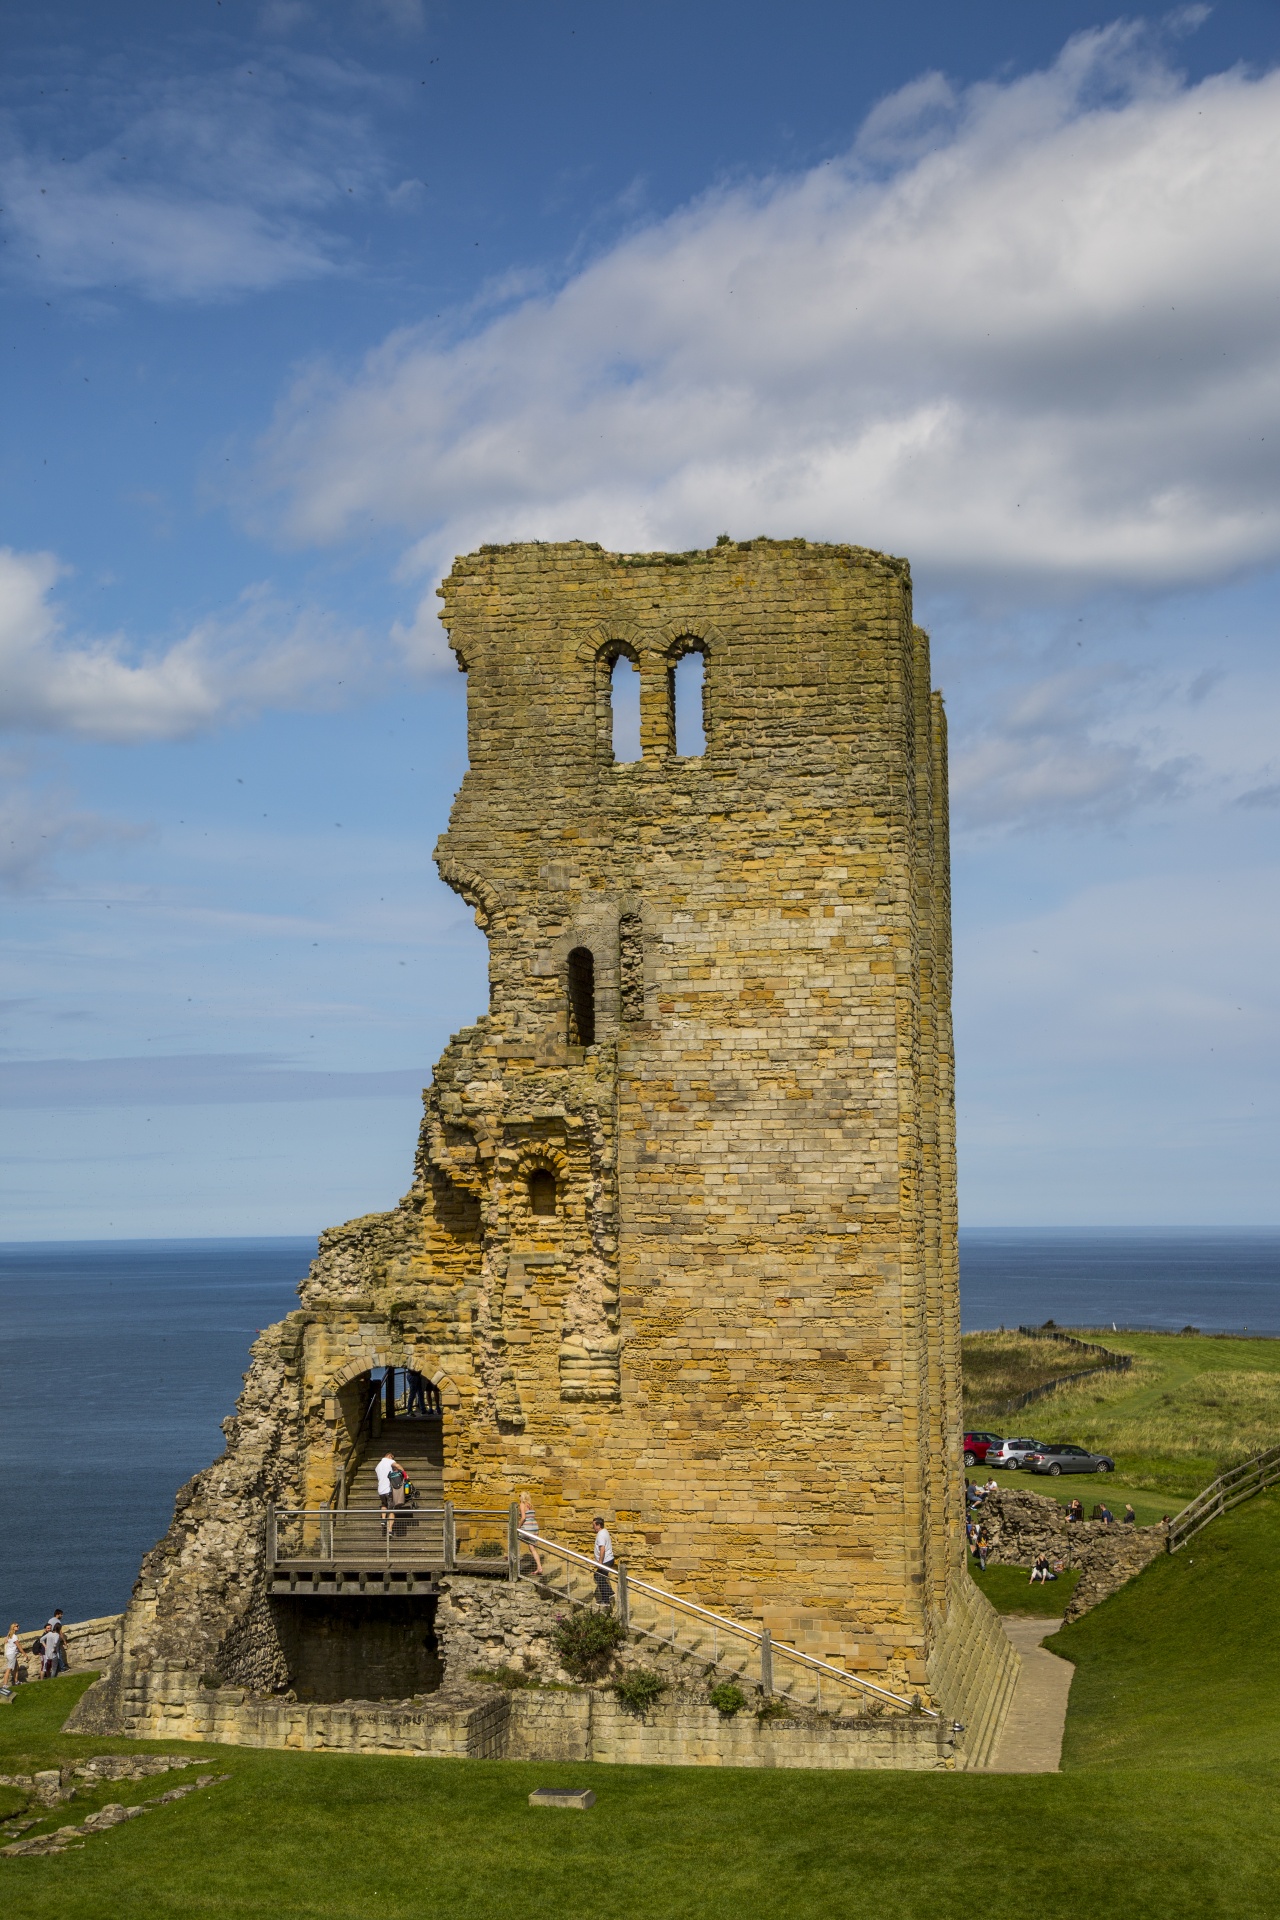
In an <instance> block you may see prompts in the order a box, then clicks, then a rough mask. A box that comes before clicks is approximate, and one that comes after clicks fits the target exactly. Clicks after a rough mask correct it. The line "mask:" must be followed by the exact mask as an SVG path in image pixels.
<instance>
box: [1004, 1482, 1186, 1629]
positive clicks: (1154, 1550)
mask: <svg viewBox="0 0 1280 1920" xmlns="http://www.w3.org/2000/svg"><path fill="white" fill-rule="evenodd" d="M1081 1478H1082V1479H1083V1475H1082V1476H1081ZM1105 1491H1106V1490H1105V1488H1104V1487H1103V1486H1102V1485H1101V1484H1100V1479H1099V1480H1090V1481H1089V1482H1088V1483H1087V1485H1085V1486H1083V1487H1082V1490H1081V1493H1080V1498H1081V1500H1082V1501H1084V1502H1085V1503H1086V1505H1089V1506H1092V1504H1093V1502H1094V1500H1095V1499H1096V1498H1097V1497H1098V1496H1099V1495H1105ZM978 1519H979V1520H980V1521H981V1522H982V1524H983V1525H984V1526H985V1527H986V1529H987V1533H988V1535H989V1536H990V1540H991V1548H992V1551H991V1556H990V1559H991V1564H993V1565H1001V1566H1015V1567H1027V1568H1029V1567H1030V1566H1031V1564H1032V1562H1033V1561H1034V1559H1035V1558H1036V1555H1037V1554H1040V1553H1044V1554H1047V1555H1048V1557H1049V1559H1050V1560H1051V1561H1059V1560H1060V1561H1062V1563H1063V1564H1064V1565H1065V1566H1067V1567H1075V1568H1078V1569H1079V1571H1080V1578H1079V1580H1078V1581H1077V1583H1076V1590H1075V1592H1074V1593H1073V1594H1072V1596H1071V1599H1070V1602H1069V1603H1068V1605H1067V1609H1066V1618H1067V1619H1068V1620H1078V1619H1079V1617H1080V1615H1081V1614H1082V1613H1087V1612H1088V1611H1089V1609H1090V1607H1096V1606H1097V1604H1098V1602H1099V1601H1100V1600H1105V1599H1106V1598H1107V1596H1108V1594H1112V1593H1115V1592H1116V1590H1117V1589H1118V1588H1120V1587H1122V1586H1123V1585H1124V1584H1125V1582H1126V1580H1132V1578H1133V1576H1134V1574H1135V1573H1141V1571H1142V1569H1143V1567H1145V1566H1146V1565H1147V1564H1148V1563H1149V1562H1150V1561H1152V1560H1154V1559H1155V1557H1156V1555H1157V1554H1160V1553H1163V1552H1164V1550H1165V1536H1164V1528H1163V1527H1160V1526H1156V1527H1133V1526H1128V1527H1127V1526H1125V1525H1124V1523H1123V1522H1122V1521H1120V1522H1117V1523H1116V1524H1115V1525H1114V1526H1106V1525H1104V1523H1103V1522H1102V1521H1101V1520H1068V1518H1067V1510H1066V1508H1065V1507H1064V1506H1062V1505H1061V1504H1060V1503H1059V1502H1058V1501H1057V1500H1054V1499H1053V1498H1052V1497H1051V1496H1050V1495H1048V1494H1044V1493H1030V1492H1023V1491H1022V1490H1021V1489H1019V1490H1018V1491H1017V1492H1015V1491H1014V1490H1013V1488H1011V1487H1010V1488H1004V1487H1002V1488H1001V1489H1000V1490H999V1492H997V1493H989V1494H988V1495H987V1497H986V1499H985V1500H984V1501H983V1503H982V1505H981V1506H980V1507H979V1508H978Z"/></svg>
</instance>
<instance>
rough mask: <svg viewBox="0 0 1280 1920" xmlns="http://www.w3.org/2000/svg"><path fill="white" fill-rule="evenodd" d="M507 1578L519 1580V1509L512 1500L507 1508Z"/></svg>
mask: <svg viewBox="0 0 1280 1920" xmlns="http://www.w3.org/2000/svg"><path fill="white" fill-rule="evenodd" d="M507 1578H508V1580H518V1579H519V1578H520V1509H519V1507H518V1506H517V1505H516V1503H515V1501H514V1500H513V1501H512V1502H511V1505H510V1506H509V1507H508V1508H507Z"/></svg>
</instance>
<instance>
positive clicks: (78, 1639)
mask: <svg viewBox="0 0 1280 1920" xmlns="http://www.w3.org/2000/svg"><path fill="white" fill-rule="evenodd" d="M123 1619H124V1615H123V1614H122V1613H102V1614H99V1615H98V1617H97V1618H96V1619H94V1620H71V1621H68V1622H67V1623H66V1624H65V1625H64V1626H63V1629H62V1637H63V1639H64V1640H65V1641H66V1643H67V1664H68V1666H69V1667H70V1669H71V1671H72V1672H73V1673H83V1672H85V1671H86V1669H92V1668H94V1667H98V1668H102V1667H105V1666H109V1665H110V1663H111V1661H112V1660H114V1659H115V1657H116V1653H117V1651H118V1649H119V1646H120V1622H121V1621H122V1620H123ZM43 1632H44V1625H43V1623H41V1625H40V1626H38V1627H29V1628H27V1629H25V1630H24V1631H23V1633H22V1634H21V1636H20V1641H21V1646H22V1650H23V1661H24V1663H25V1671H26V1678H27V1679H29V1680H34V1679H37V1678H38V1677H39V1673H40V1657H39V1655H38V1654H29V1653H28V1652H27V1648H28V1647H29V1646H31V1645H33V1643H34V1641H35V1639H36V1636H37V1634H40V1633H43ZM18 1675H19V1678H22V1676H23V1667H21V1666H20V1667H19V1669H18Z"/></svg>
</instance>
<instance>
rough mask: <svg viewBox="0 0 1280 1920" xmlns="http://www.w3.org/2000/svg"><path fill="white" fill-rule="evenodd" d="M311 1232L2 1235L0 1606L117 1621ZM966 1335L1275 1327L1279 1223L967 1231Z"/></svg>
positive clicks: (1278, 1318)
mask: <svg viewBox="0 0 1280 1920" xmlns="http://www.w3.org/2000/svg"><path fill="white" fill-rule="evenodd" d="M314 1253H315V1243H314V1241H310V1240H182V1241H157V1240H147V1241H133V1242H129V1241H118V1240H116V1241H108V1242H79V1243H68V1244H61V1245H40V1246H12V1245H10V1246H3V1245H0V1328H2V1329H3V1346H2V1347H0V1474H2V1476H3V1477H2V1479H0V1488H2V1492H0V1515H2V1516H3V1518H2V1523H0V1614H3V1620H2V1621H0V1625H6V1626H7V1624H8V1622H9V1621H10V1620H11V1619H12V1618H14V1616H15V1615H16V1616H17V1617H18V1618H19V1619H20V1621H21V1622H22V1624H23V1626H24V1627H25V1626H31V1625H34V1624H37V1623H38V1622H39V1621H41V1620H43V1619H45V1618H46V1616H47V1615H48V1613H49V1612H50V1611H51V1609H52V1608H53V1607H55V1606H61V1607H63V1608H65V1610H66V1614H67V1618H68V1619H70V1620H77V1619H85V1618H86V1617H88V1616H90V1615H93V1614H96V1613H113V1612H115V1611H116V1610H117V1609H118V1608H119V1607H122V1606H123V1605H124V1603H125V1601H126V1600H127V1599H128V1597H129V1589H130V1587H131V1586H132V1584H133V1581H134V1578H135V1576H136V1574H137V1571H138V1564H139V1562H140V1560H141V1558H142V1556H143V1554H144V1553H145V1552H146V1551H147V1549H148V1548H149V1547H151V1546H153V1545H154V1544H155V1542H156V1540H157V1539H159V1537H160V1536H161V1534H163V1533H164V1531H165V1529H166V1528H167V1527H168V1524H169V1520H170V1518H171V1516H172V1513H173V1496H174V1493H175V1492H176V1490H177V1489H178V1487H179V1486H181V1484H182V1483H183V1481H184V1480H187V1479H189V1478H190V1476H191V1475H192V1474H193V1473H195V1472H196V1471H197V1469H198V1468H200V1467H203V1466H206V1465H207V1464H208V1463H209V1461H210V1460H212V1459H214V1458H215V1456H216V1455H217V1454H218V1453H219V1452H220V1451H221V1447H222V1434H221V1432H220V1429H219V1422H220V1420H222V1418H223V1417H224V1415H226V1414H228V1413H230V1412H231V1409H232V1407H233V1405H234V1403H235V1399H236V1395H237V1394H238V1392H239V1390H240V1376H241V1374H242V1373H243V1372H244V1369H245V1367H246V1366H247V1364H248V1349H249V1343H250V1341H251V1340H252V1339H253V1336H254V1334H255V1332H256V1331H257V1330H258V1328H260V1327H265V1326H267V1325H269V1324H270V1322H271V1321H273V1320H279V1319H280V1318H281V1317H282V1316H283V1315H284V1314H286V1313H288V1312H289V1311H290V1310H291V1309H292V1308H293V1307H294V1306H295V1305H296V1304H297V1302H296V1300H295V1297H294V1289H295V1287H296V1286H297V1283H298V1281H299V1280H300V1279H301V1277H302V1275H303V1274H304V1273H305V1272H306V1269H307V1264H308V1262H309V1261H310V1260H311V1259H312V1257H313V1256H314ZM961 1292H962V1299H963V1319H964V1325H965V1327H966V1328H974V1327H995V1326H1000V1325H1005V1326H1016V1325H1017V1324H1018V1322H1019V1321H1031V1322H1039V1321H1043V1320H1047V1319H1049V1318H1053V1319H1055V1320H1057V1321H1058V1322H1059V1324H1061V1325H1071V1324H1075V1325H1088V1326H1107V1325H1109V1324H1110V1323H1111V1322H1112V1321H1113V1320H1114V1321H1116V1322H1117V1323H1118V1324H1119V1325H1121V1326H1125V1325H1129V1326H1151V1327H1171V1328H1177V1327H1182V1326H1186V1325H1188V1324H1190V1325H1193V1326H1198V1327H1201V1328H1203V1329H1204V1330H1205V1331H1206V1332H1208V1331H1210V1330H1220V1329H1229V1330H1233V1331H1236V1330H1239V1329H1241V1328H1244V1327H1247V1328H1248V1329H1249V1331H1250V1332H1251V1333H1271V1334H1280V1229H1270V1230H1258V1231H1253V1232H1235V1233H1233V1232H1225V1231H1223V1232H1208V1231H1196V1230H1194V1229H1180V1230H1178V1231H1176V1232H1174V1231H1170V1232H1148V1231H1140V1230H1136V1229H1135V1230H1133V1231H1131V1232H1122V1231H1118V1230H1109V1231H1107V1232H1093V1233H1089V1232H1078V1233H1065V1232H1058V1233H1046V1232H1040V1233H1032V1232H1025V1231H1013V1230H1010V1231H981V1232H980V1231H971V1232H966V1233H963V1234H962V1235H961Z"/></svg>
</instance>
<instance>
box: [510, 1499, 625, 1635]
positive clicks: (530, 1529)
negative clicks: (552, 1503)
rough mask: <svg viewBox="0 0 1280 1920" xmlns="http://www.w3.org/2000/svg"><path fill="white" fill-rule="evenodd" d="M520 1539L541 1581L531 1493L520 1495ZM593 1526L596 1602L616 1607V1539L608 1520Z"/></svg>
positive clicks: (599, 1520)
mask: <svg viewBox="0 0 1280 1920" xmlns="http://www.w3.org/2000/svg"><path fill="white" fill-rule="evenodd" d="M519 1514H520V1520H519V1526H520V1538H521V1539H522V1540H523V1541H524V1543H525V1545H526V1546H527V1547H528V1549H529V1552H530V1554H531V1555H532V1556H533V1571H534V1573H535V1574H537V1575H538V1577H539V1578H541V1575H542V1556H541V1554H540V1553H539V1552H538V1535H539V1528H538V1516H537V1514H536V1513H535V1512H534V1510H533V1502H532V1500H530V1498H529V1496H528V1494H527V1493H522V1494H521V1495H520V1507H519ZM592 1524H593V1525H594V1527H595V1530H596V1532H595V1540H594V1542H593V1543H592V1549H591V1560H592V1564H593V1566H594V1567H595V1570H596V1571H595V1587H596V1599H597V1600H598V1601H599V1602H600V1605H601V1606H602V1607H611V1606H612V1605H613V1583H612V1581H611V1580H610V1578H609V1574H610V1571H611V1569H612V1567H613V1565H614V1555H613V1537H612V1535H611V1534H610V1532H609V1529H608V1527H606V1525H605V1523H604V1516H603V1515H602V1514H599V1513H598V1514H597V1515H596V1516H595V1519H594V1521H593V1522H592Z"/></svg>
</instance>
